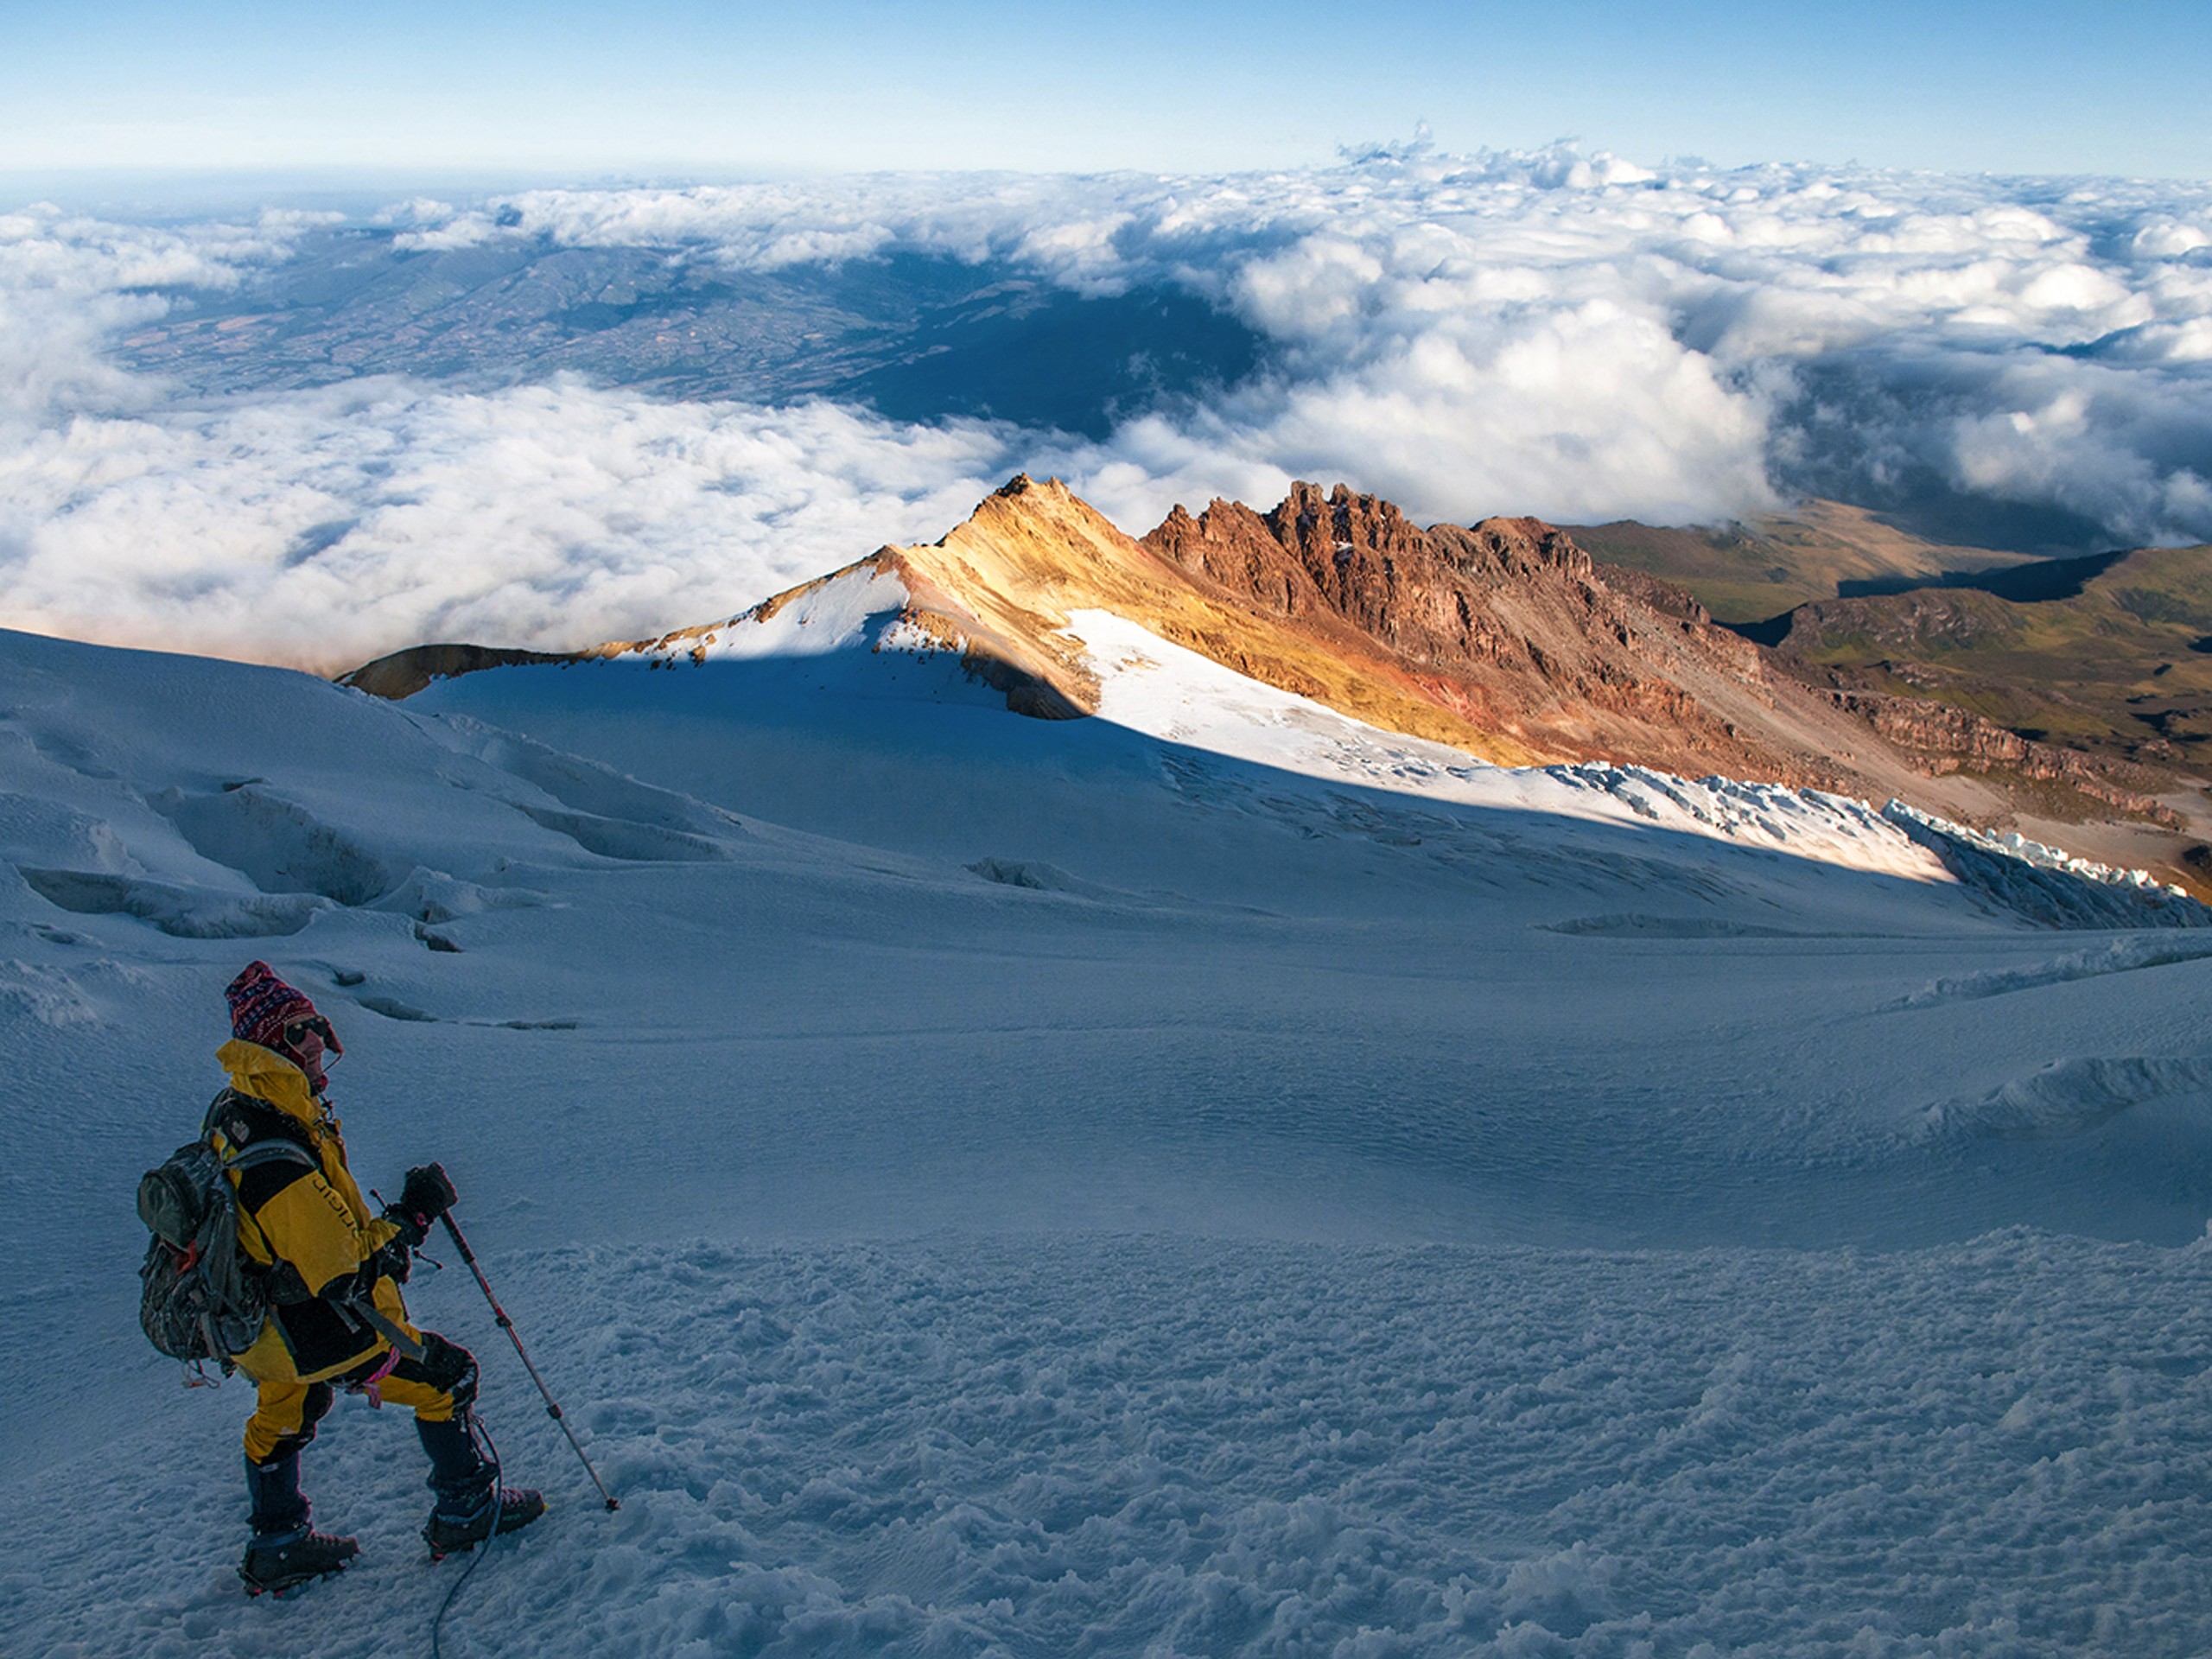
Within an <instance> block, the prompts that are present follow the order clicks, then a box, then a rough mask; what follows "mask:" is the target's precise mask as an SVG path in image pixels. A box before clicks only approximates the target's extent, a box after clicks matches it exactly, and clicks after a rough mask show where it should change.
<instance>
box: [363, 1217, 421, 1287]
mask: <svg viewBox="0 0 2212 1659" xmlns="http://www.w3.org/2000/svg"><path fill="white" fill-rule="evenodd" d="M393 1219H394V1220H395V1221H396V1220H397V1219H398V1217H396V1216H395V1217H393ZM421 1242H422V1241H421V1240H420V1239H417V1240H416V1243H421ZM369 1265H370V1266H371V1267H372V1268H375V1269H376V1276H377V1277H378V1279H389V1280H391V1282H392V1283H393V1284H395V1285H404V1284H405V1283H406V1282H407V1275H408V1274H410V1273H411V1272H413V1271H414V1269H415V1253H414V1252H413V1251H412V1250H411V1249H409V1248H408V1245H407V1242H406V1241H405V1239H404V1238H395V1239H393V1240H391V1242H390V1243H387V1244H385V1246H384V1247H383V1248H382V1249H379V1250H378V1251H377V1253H376V1254H375V1255H372V1256H371V1257H370V1258H369ZM372 1289H373V1286H372Z"/></svg>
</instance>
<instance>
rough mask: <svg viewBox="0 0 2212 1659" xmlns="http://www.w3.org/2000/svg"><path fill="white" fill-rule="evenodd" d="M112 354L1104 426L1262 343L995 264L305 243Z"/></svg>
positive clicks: (1245, 331)
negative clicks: (783, 261) (582, 381)
mask: <svg viewBox="0 0 2212 1659" xmlns="http://www.w3.org/2000/svg"><path fill="white" fill-rule="evenodd" d="M168 298H169V299H170V300H171V302H172V308H171V310H170V311H169V313H168V315H167V316H165V317H164V318H162V320H161V321H158V322H156V323H155V324H153V325H151V326H149V327H146V328H143V329H141V330H139V331H137V333H135V334H130V336H129V337H128V338H126V339H125V340H123V341H122V342H121V344H120V345H119V346H118V356H119V357H120V358H121V359H122V360H123V361H124V363H125V364H126V365H128V366H130V367H131V368H134V369H137V370H142V371H149V372H159V373H162V374H165V375H168V376H172V377H174V378H177V379H179V380H181V382H183V383H184V384H185V385H187V386H188V387H190V388H191V389H192V390H194V391H199V392H213V393H238V392H257V391H290V390H299V389H302V388H305V387H310V386H318V385H329V384H332V383H334V382H337V381H340V380H346V379H350V378H354V377H356V376H359V375H373V374H404V375H408V376H411V377H414V378H420V379H428V380H435V381H442V382H446V383H448V384H456V385H461V386H462V387H465V388H469V389H490V388H494V387H499V386H505V385H520V384H524V383H526V382H530V381H535V380H540V379H543V378H547V377H548V376H550V375H554V374H558V373H575V374H581V375H583V376H585V377H586V378H589V379H591V380H594V381H596V382H598V383H600V384H601V385H612V386H630V387H639V388H643V389H646V390H650V391H654V392H657V393H660V394H662V395H664V396H669V397H688V398H734V399H741V400H745V401H750V402H759V403H768V404H779V403H787V402H791V401H793V400H796V399H800V398H806V397H832V398H836V399H838V400H841V401H844V402H853V403H861V404H868V405H869V406H870V407H872V408H874V410H876V411H877V412H879V413H880V414H882V415H884V416H888V417H890V418H893V419H895V420H903V421H918V422H925V421H935V420H942V419H945V418H947V417H951V416H971V417H976V418H986V419H995V420H1002V421H1011V422H1014V423H1019V424H1020V425H1023V426H1027V427H1035V428H1053V429H1058V430H1061V431H1065V432H1073V433H1080V434H1082V435H1085V436H1088V437H1091V438H1103V437H1104V436H1106V435H1107V434H1108V433H1109V432H1110V431H1111V430H1112V429H1113V428H1114V426H1115V425H1116V423H1119V422H1121V421H1122V420H1126V419H1128V417H1130V416H1134V415H1137V414H1141V413H1142V412H1144V411H1145V410H1148V409H1151V408H1154V407H1157V406H1158V405H1160V404H1164V403H1173V402H1176V401H1179V400H1186V399H1190V398H1193V397H1199V396H1201V395H1204V394H1205V393H1208V392H1211V391H1217V390H1221V389H1225V388H1230V387H1234V386H1236V385H1238V384H1240V383H1241V382H1243V381H1244V380H1245V379H1247V378H1249V377H1250V376H1251V375H1253V374H1254V373H1255V372H1257V370H1258V369H1259V368H1260V367H1261V366H1262V356H1263V348H1262V338H1261V336H1260V335H1258V334H1255V333H1254V332H1253V331H1252V330H1251V329H1249V328H1248V327H1245V326H1244V325H1243V323H1241V322H1239V321H1236V319H1234V318H1233V317H1230V316H1228V315H1224V313H1221V312H1218V311H1216V310H1215V309H1214V308H1212V307H1211V306H1209V305H1208V304H1206V303H1205V302H1204V301H1202V300H1200V299H1198V298H1196V297H1194V296H1192V295H1190V294H1187V293H1185V292H1183V291H1182V290H1180V289H1173V288H1168V287H1165V286H1149V287H1147V286H1140V287H1135V288H1132V289H1128V291H1126V292H1124V293H1122V294H1118V295H1112V296H1102V297H1095V298H1093V297H1086V296H1082V295H1079V294H1077V293H1074V292H1072V291H1071V290H1069V289H1065V288H1062V287H1059V286H1058V285H1056V284H1054V283H1051V282H1049V281H1045V280H1041V279H1039V277H1036V276H1035V275H1034V274H1033V273H1027V272H1024V271H1021V270H1018V269H1017V268H1016V267H1015V266H1014V265H1013V264H1009V263H1007V262H1005V261H986V262H984V263H982V264H966V263H964V262H963V261H961V260H958V259H955V258H952V257H948V256H944V255H934V254H916V253H894V254H891V255H888V256H887V257H876V258H856V259H849V260H844V261H841V262H838V263H835V264H791V265H785V266H779V267H775V268H772V269H768V270H747V269H743V268H740V267H737V266H734V265H730V264H725V263H722V262H721V261H719V260H716V259H715V258H713V257H709V256H708V255H706V254H704V253H700V254H697V255H696V257H695V256H694V254H693V253H692V251H689V250H683V249H670V248H665V247H657V248H648V247H615V248H601V247H562V246H556V245H551V244H550V243H548V242H544V241H540V240H520V239H514V240H501V241H498V242H494V243H490V244H483V245H475V246H469V247H459V248H448V249H422V248H410V247H404V246H402V245H400V240H399V238H397V237H395V236H394V235H393V233H391V232H388V231H382V230H359V229H353V230H342V231H334V232H327V233H325V234H321V235H318V236H311V237H308V238H304V239H303V240H302V243H301V244H300V248H299V251H298V254H297V256H296V257H294V258H291V259H289V260H287V261H286V262H284V263H283V264H279V265H277V266H275V267H273V268H271V269H270V270H265V271H264V272H262V273H260V274H259V275H258V276H257V277H255V278H254V279H253V280H252V281H251V282H249V283H245V285H243V286H242V287H240V288H238V289H222V290H218V289H179V290H174V291H170V292H169V293H168Z"/></svg>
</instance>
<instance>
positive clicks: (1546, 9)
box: [0, 0, 2212, 178]
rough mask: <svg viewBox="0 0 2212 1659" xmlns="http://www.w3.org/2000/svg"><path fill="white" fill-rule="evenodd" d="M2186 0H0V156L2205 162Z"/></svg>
mask: <svg viewBox="0 0 2212 1659" xmlns="http://www.w3.org/2000/svg"><path fill="white" fill-rule="evenodd" d="M2208 15H2209V14H2208V10H2207V8H2206V7H2205V5H2204V4H2203V3H2202V0H2130V3H2128V4H2126V5H2121V6H2114V5H2110V4H2102V5H2100V4H2093V3H2082V0H2015V3H2010V4H2001V5H2000V4H1994V3H1983V0H1970V3H1955V4H1948V5H1947V4H1935V5H1926V4H1909V3H1897V0H1870V3H1865V4H1859V5H1852V6H1835V5H1829V6H1814V5H1808V6H1782V5H1758V6H1747V5H1729V4H1722V3H1716V0H1687V3H1676V4H1671V5H1666V6H1658V5H1651V4H1629V3H1621V0H1544V3H1526V0H1510V3H1501V4H1456V5H1455V4H1443V3H1433V0H1382V3H1370V4H1367V5H1364V6H1363V7H1360V8H1357V9H1353V8H1349V7H1344V6H1341V5H1320V4H1314V3H1304V0H1294V3H1287V4H1271V5H1260V4H1253V3H1243V0H1238V3H1213V4H1205V3H1180V4H1178V3H1173V0H1120V3H1113V4H1102V3H1031V4H1025V5H1016V4H1011V3H1003V0H953V3H944V4H936V5H928V6H924V5H915V4H906V3H891V0H819V3H815V4H811V5H809V6H807V7H804V8H803V9H802V8H797V7H792V6H790V5H788V4H778V5H772V6H771V5H755V4H747V3H708V0H648V3H643V4H631V5H624V6H609V5H605V4H580V3H573V0H550V3H531V4H528V5H524V4H518V3H512V0H493V3H485V4H476V5H459V4H452V3H448V4H437V5H434V4H423V3H413V0H405V3H370V4H365V5H358V6H354V7H349V8H346V10H344V12H343V13H342V14H341V13H340V11H339V10H337V9H335V8H330V9H316V10H309V9H306V8H301V7H298V6H296V5H287V6H281V7H280V6H277V5H272V4H267V3H261V0H217V3H205V4H196V5H193V6H190V7H180V6H176V5H175V4H174V3H159V4H157V3H147V0H87V3H81V4H77V5H73V6H55V5H52V4H50V3H46V0H40V3H36V4H27V3H22V0H4V3H0V40H4V41H5V43H6V50H5V52H4V53H0V171H4V172H10V173H14V174H17V175H42V174H50V173H54V172H56V171H60V170H63V169H68V168H82V167H92V168H128V169H143V168H194V169H215V168H252V169H255V170H257V171H267V172H284V171H289V170H294V169H318V168H364V169H369V170H372V171H373V172H376V173H378V174H383V175H391V176H401V175H409V174H429V173H433V172H438V171H446V170H454V171H459V172H464V173H474V174H480V175H513V176H516V177H520V176H523V175H531V176H562V177H584V176H597V175H604V174H607V173H616V174H632V175H683V176H699V177H712V176H721V175H729V176H744V175H760V174H774V173H783V172H791V171H802V170H815V169H847V168H868V169H874V168H917V167H920V168H973V167H1012V168H1027V169H1044V170H1065V169H1088V168H1116V167H1131V168H1147V169H1167V170H1180V169H1185V168H1189V169H1194V170H1218V169H1224V168H1247V167H1267V166H1278V165H1281V166H1294V165H1300V164H1305V163H1310V162H1316V161H1321V160H1325V159H1327V158H1329V157H1330V156H1332V155H1333V154H1334V152H1335V150H1336V149H1337V147H1338V146H1339V145H1342V144H1357V143H1363V142H1365V141H1372V140H1378V139H1389V138H1402V137H1406V136H1407V135H1408V134H1410V133H1411V132H1412V131H1413V130H1414V124H1415V123H1416V122H1420V121H1426V122H1427V124H1429V126H1430V127H1431V128H1432V129H1433V132H1434V135H1435V138H1436V141H1437V143H1439V144H1440V146H1441V147H1443V148H1444V149H1448V150H1455V151H1463V150H1472V149H1479V148H1484V147H1526V146H1533V145H1538V144H1542V143H1548V142H1551V141H1553V140H1554V139H1558V138H1560V137H1574V138H1579V139H1580V140H1581V141H1582V142H1583V143H1586V145H1588V146H1590V147H1592V148H1603V149H1612V150H1615V151H1618V153H1620V154H1622V155H1624V156H1628V157H1630V158H1631V159H1635V160H1638V161H1645V162H1655V161H1658V160H1662V159H1663V158H1665V157H1668V156H1689V155H1694V156H1703V157H1705V158H1706V159H1707V160H1710V161H1712V162H1717V163H1721V164H1736V163H1742V162H1755V161H1767V160H1814V161H1821V162H1847V161H1853V160H1855V161H1859V162H1865V163H1867V164H1869V165H1875V166H1885V167H1910V168H1935V169H1942V170H1949V171H1998V172H2035V173H2054V172H2055V173H2108V174H2132V175H2152V176H2162V177H2182V178H2204V177H2208V176H2212V117H2208V115H2207V113H2206V110H2207V107H2208V105H2207V102H2206V100H2205V99H2203V98H2202V95H2201V93H2202V88H2203V87H2204V86H2207V85H2208V84H2212V22H2208Z"/></svg>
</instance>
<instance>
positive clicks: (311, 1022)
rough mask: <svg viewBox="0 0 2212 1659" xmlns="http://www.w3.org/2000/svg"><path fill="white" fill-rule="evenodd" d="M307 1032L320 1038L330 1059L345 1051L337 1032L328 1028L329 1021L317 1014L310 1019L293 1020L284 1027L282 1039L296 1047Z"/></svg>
mask: <svg viewBox="0 0 2212 1659" xmlns="http://www.w3.org/2000/svg"><path fill="white" fill-rule="evenodd" d="M309 1032H313V1033H315V1035H316V1036H318V1037H320V1038H321V1039H322V1046H323V1048H324V1050H325V1052H327V1053H328V1055H329V1056H330V1058H332V1059H336V1058H339V1057H340V1055H342V1054H343V1053H345V1052H346V1050H345V1048H344V1047H343V1046H341V1045H340V1042H339V1040H338V1033H336V1032H334V1031H333V1030H332V1029H331V1028H330V1021H329V1020H326V1019H324V1018H323V1017H322V1016H321V1014H315V1015H314V1016H313V1017H312V1018H310V1019H306V1020H293V1021H292V1022H291V1023H290V1024H289V1025H287V1026H286V1027H284V1040H285V1041H286V1042H287V1043H289V1044H290V1045H291V1046H293V1047H294V1048H297V1047H298V1046H300V1042H301V1040H302V1039H303V1038H305V1037H306V1036H307V1034H308V1033H309Z"/></svg>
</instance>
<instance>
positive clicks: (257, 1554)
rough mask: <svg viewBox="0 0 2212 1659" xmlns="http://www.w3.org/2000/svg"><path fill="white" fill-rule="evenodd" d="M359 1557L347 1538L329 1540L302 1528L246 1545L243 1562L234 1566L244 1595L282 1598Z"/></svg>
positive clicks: (358, 1551)
mask: <svg viewBox="0 0 2212 1659" xmlns="http://www.w3.org/2000/svg"><path fill="white" fill-rule="evenodd" d="M360 1553H361V1547H360V1545H359V1544H357V1543H355V1542H354V1541H353V1540H352V1539H351V1538H332V1537H329V1536H327V1535H325V1534H322V1533H320V1532H310V1531H308V1529H306V1528H305V1527H302V1528H301V1529H299V1531H297V1532H296V1533H289V1534H279V1535H275V1536H272V1537H266V1538H256V1539H255V1540H254V1541H252V1542H251V1544H248V1545H247V1546H246V1550H245V1560H242V1561H240V1562H239V1563H238V1577H240V1578H242V1579H244V1580H245V1588H246V1593H247V1594H248V1595H251V1596H257V1595H259V1594H261V1593H262V1592H264V1590H266V1591H270V1592H274V1593H276V1594H277V1595H282V1594H283V1592H285V1591H287V1590H289V1589H290V1588H291V1587H292V1586H294V1585H296V1584H305V1583H306V1582H307V1581H308V1580H309V1579H319V1578H321V1577H322V1576H323V1575H324V1574H325V1573H335V1572H337V1571H338V1570H339V1569H340V1567H344V1566H345V1565H346V1562H348V1561H350V1560H353V1558H354V1557H355V1556H356V1555H358V1554H360Z"/></svg>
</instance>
